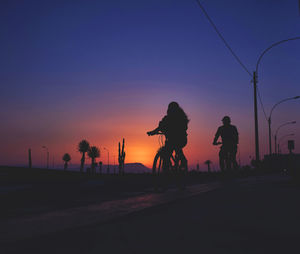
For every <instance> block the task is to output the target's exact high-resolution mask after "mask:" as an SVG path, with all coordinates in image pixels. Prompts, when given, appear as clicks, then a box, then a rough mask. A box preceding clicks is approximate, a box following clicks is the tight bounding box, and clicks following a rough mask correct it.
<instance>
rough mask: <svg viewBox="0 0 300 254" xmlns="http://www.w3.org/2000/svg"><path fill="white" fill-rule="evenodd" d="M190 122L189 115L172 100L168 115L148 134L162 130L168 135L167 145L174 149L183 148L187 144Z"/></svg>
mask: <svg viewBox="0 0 300 254" xmlns="http://www.w3.org/2000/svg"><path fill="white" fill-rule="evenodd" d="M188 122H189V119H188V117H187V115H186V114H185V112H184V111H183V109H182V108H181V107H180V106H179V105H178V103H177V102H171V103H170V104H169V106H168V111H167V115H166V116H164V117H163V119H162V120H161V121H160V122H159V125H158V127H157V128H156V129H155V130H153V131H149V132H148V135H154V134H156V133H157V132H159V131H161V132H162V133H163V134H164V135H165V136H166V146H170V147H172V148H173V149H177V148H183V147H184V146H186V144H187V128H188Z"/></svg>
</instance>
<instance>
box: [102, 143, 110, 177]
mask: <svg viewBox="0 0 300 254" xmlns="http://www.w3.org/2000/svg"><path fill="white" fill-rule="evenodd" d="M103 149H104V150H106V151H107V174H109V150H108V149H107V148H106V147H103Z"/></svg>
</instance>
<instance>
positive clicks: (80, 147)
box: [78, 139, 90, 172]
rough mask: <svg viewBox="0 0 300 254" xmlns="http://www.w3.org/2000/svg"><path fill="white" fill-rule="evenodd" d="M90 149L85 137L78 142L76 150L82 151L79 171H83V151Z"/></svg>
mask: <svg viewBox="0 0 300 254" xmlns="http://www.w3.org/2000/svg"><path fill="white" fill-rule="evenodd" d="M89 149H90V144H89V142H87V141H86V140H85V139H83V140H81V141H80V142H79V144H78V151H79V152H80V153H82V157H81V163H80V172H83V168H84V162H85V153H87V152H88V150H89Z"/></svg>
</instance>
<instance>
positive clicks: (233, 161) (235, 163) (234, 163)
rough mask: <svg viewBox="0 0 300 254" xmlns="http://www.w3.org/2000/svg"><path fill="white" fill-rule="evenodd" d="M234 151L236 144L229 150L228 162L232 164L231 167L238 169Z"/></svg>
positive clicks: (235, 150) (235, 151)
mask: <svg viewBox="0 0 300 254" xmlns="http://www.w3.org/2000/svg"><path fill="white" fill-rule="evenodd" d="M236 153H237V145H234V146H233V147H232V149H231V151H230V162H231V165H232V169H234V170H236V169H238V163H237V161H236Z"/></svg>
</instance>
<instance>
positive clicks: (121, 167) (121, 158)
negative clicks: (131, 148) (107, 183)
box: [118, 138, 126, 175]
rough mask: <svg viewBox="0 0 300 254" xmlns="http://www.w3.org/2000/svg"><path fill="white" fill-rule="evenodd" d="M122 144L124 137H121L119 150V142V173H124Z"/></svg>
mask: <svg viewBox="0 0 300 254" xmlns="http://www.w3.org/2000/svg"><path fill="white" fill-rule="evenodd" d="M124 146H125V139H124V138H123V144H122V150H121V144H120V142H119V158H118V160H119V174H120V175H124V163H125V155H126V153H125V150H124Z"/></svg>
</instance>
